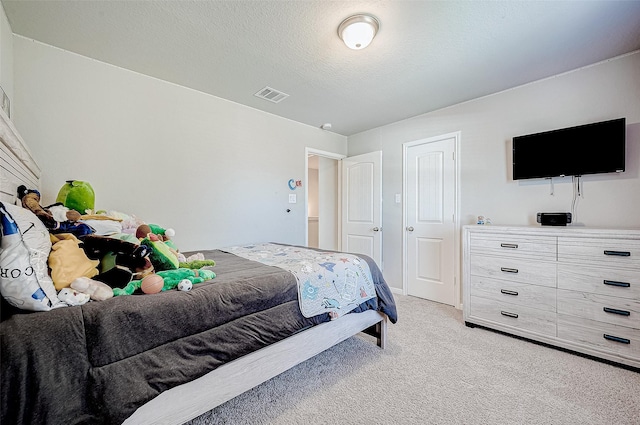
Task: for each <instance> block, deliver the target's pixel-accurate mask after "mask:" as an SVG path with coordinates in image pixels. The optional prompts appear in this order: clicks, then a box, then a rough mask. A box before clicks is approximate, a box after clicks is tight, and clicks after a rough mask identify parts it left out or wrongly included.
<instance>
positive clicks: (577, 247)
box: [558, 236, 640, 270]
mask: <svg viewBox="0 0 640 425" xmlns="http://www.w3.org/2000/svg"><path fill="white" fill-rule="evenodd" d="M558 261H559V262H562V263H574V264H575V263H580V264H588V265H603V266H610V267H621V268H630V269H639V270H640V240H631V239H605V238H570V237H563V236H560V237H558Z"/></svg>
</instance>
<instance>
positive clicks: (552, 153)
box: [513, 118, 625, 180]
mask: <svg viewBox="0 0 640 425" xmlns="http://www.w3.org/2000/svg"><path fill="white" fill-rule="evenodd" d="M624 170H625V118H619V119H615V120H610V121H603V122H597V123H593V124H586V125H580V126H577V127H569V128H563V129H560V130H552V131H545V132H543V133H536V134H528V135H525V136H517V137H514V138H513V179H514V180H520V179H533V178H548V177H557V176H581V175H584V174H597V173H614V172H618V173H619V172H623V171H624Z"/></svg>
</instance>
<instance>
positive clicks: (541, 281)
mask: <svg viewBox="0 0 640 425" xmlns="http://www.w3.org/2000/svg"><path fill="white" fill-rule="evenodd" d="M556 270H557V265H556V263H553V262H545V261H531V260H523V259H517V258H509V257H490V256H484V255H473V256H472V257H471V261H470V272H471V275H472V276H484V277H490V278H494V279H501V280H508V281H510V282H520V283H529V284H532V285H541V286H549V287H554V288H555V287H556V273H557V271H556Z"/></svg>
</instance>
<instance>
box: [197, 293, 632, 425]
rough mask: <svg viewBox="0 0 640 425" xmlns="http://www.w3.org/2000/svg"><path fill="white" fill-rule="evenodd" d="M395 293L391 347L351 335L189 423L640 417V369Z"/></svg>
mask: <svg viewBox="0 0 640 425" xmlns="http://www.w3.org/2000/svg"><path fill="white" fill-rule="evenodd" d="M396 300H397V303H398V310H399V311H398V315H399V321H398V323H397V324H395V325H391V324H390V325H389V336H388V346H387V349H386V350H380V349H379V348H378V347H377V346H376V345H375V343H374V342H372V341H373V340H372V339H370V338H369V337H366V336H363V337H353V338H350V339H348V340H346V341H344V342H342V343H341V344H339V345H337V346H335V347H333V348H331V349H329V350H327V351H325V352H324V353H321V354H319V355H317V356H316V357H314V358H312V359H310V360H308V361H306V362H304V363H302V364H300V365H298V366H296V367H295V368H293V369H291V370H289V371H287V372H285V373H283V374H281V375H279V376H277V377H275V378H273V379H272V380H270V381H268V382H266V383H264V384H262V385H260V386H258V387H256V388H254V389H253V390H250V391H248V392H246V393H244V394H242V395H240V396H238V397H236V398H235V399H233V400H231V401H229V402H227V403H225V404H223V405H221V406H219V407H217V408H215V409H213V410H211V411H209V412H207V413H205V414H203V415H201V416H199V417H198V418H196V419H194V420H193V421H191V422H188V424H189V425H214V424H232V425H235V424H251V425H253V424H277V425H292V424H301V425H314V424H393V425H404V424H490V425H500V424H536V425H537V424H580V425H590V424H603V425H604V424H629V425H631V424H634V425H638V424H640V374H639V373H637V372H634V371H630V370H626V369H622V368H619V367H615V366H612V365H608V364H605V363H601V362H597V361H594V360H591V359H587V358H584V357H580V356H577V355H573V354H569V353H566V352H563V351H559V350H555V349H551V348H548V347H544V346H540V345H537V344H533V343H530V342H527V341H523V340H519V339H516V338H512V337H508V336H505V335H502V334H498V333H495V332H491V331H487V330H484V329H479V328H467V327H466V326H464V323H463V321H462V312H461V311H459V310H456V309H454V308H452V307H448V306H444V305H441V304H437V303H433V302H429V301H426V300H422V299H419V298H414V297H407V296H399V295H396Z"/></svg>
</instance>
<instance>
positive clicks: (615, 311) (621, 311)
mask: <svg viewBox="0 0 640 425" xmlns="http://www.w3.org/2000/svg"><path fill="white" fill-rule="evenodd" d="M603 310H604V311H605V312H607V313H613V314H619V315H620V316H629V315H631V312H628V311H626V310H618V309H616V308H609V307H604V308H603Z"/></svg>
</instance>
